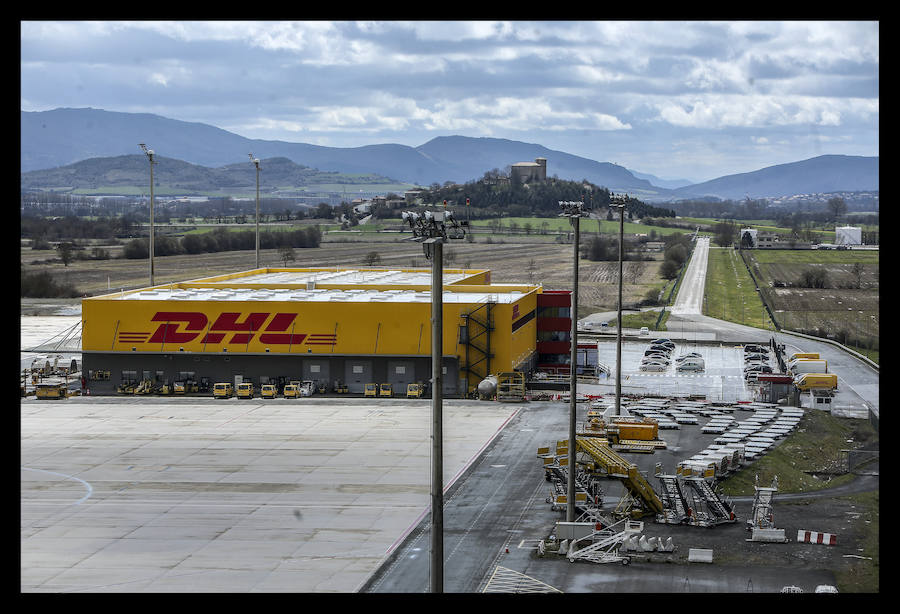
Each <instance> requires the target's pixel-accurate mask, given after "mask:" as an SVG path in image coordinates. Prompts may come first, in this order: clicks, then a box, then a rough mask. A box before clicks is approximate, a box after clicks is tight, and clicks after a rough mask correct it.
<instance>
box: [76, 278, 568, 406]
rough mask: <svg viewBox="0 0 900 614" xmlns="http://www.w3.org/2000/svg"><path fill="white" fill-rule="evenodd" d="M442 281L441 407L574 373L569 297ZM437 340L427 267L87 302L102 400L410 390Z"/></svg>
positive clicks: (87, 357)
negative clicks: (506, 378)
mask: <svg viewBox="0 0 900 614" xmlns="http://www.w3.org/2000/svg"><path fill="white" fill-rule="evenodd" d="M443 282H444V285H443V297H442V298H443V348H442V350H441V355H442V372H443V374H444V377H443V394H444V395H447V396H466V395H469V394H471V393H472V392H473V391H474V390H475V389H476V388H477V386H478V384H479V382H481V381H482V380H483V379H484V378H485V377H486V376H487V375H489V374H496V373H501V372H511V371H520V372H524V373H527V372H529V371H532V370H543V371H555V372H562V373H568V368H569V365H568V363H569V351H570V345H569V342H568V340H569V331H570V329H571V319H570V301H571V296H570V292H569V291H547V290H544V289H543V288H542V287H541V286H539V285H537V286H535V285H522V284H492V283H491V279H490V271H488V270H463V269H444V271H443ZM431 339H432V335H431V271H430V269H402V270H386V269H383V268H377V269H376V268H262V269H255V270H250V271H244V272H239V273H233V274H228V275H220V276H215V277H208V278H203V279H197V280H193V281H187V282H177V283H169V284H164V285H157V286H154V287H150V288H143V289H139V290H133V291H128V292H125V291H123V292H119V293H112V294H107V295H102V296H96V297H90V298H86V299H84V300H83V301H82V360H83V367H82V368H83V373H85V374H86V376H87V379H88V382H87V386H88V389H89V391H90V394H93V395H109V394H116V392H117V391H118V390H119V389H120V387H121V386H123V385H128V384H134V383H138V382H141V381H146V380H150V381H151V382H153V384H154V385H157V386H161V385H163V384H169V385H171V384H174V382H176V381H186V380H187V381H195V382H201V383H207V384H210V383H214V382H235V383H238V382H241V381H248V380H249V381H252V382H253V383H254V384H256V385H257V386H259V385H261V384H266V383H272V384H282V385H283V384H284V383H286V382H289V381H293V380H312V381H318V382H324V383H326V389H327V390H329V391H330V390H331V389H332V386H333V385H334V383H335V382H341V383H343V384H344V385H345V386H346V387H347V388H348V392H350V393H358V394H361V393H363V391H364V386H365V384H367V383H384V382H390V383H391V384H393V387H394V390H395V391H405V390H406V385H407V384H410V383H424V382H428V381H429V380H430V379H431V356H432V349H431ZM210 385H211V384H210ZM202 390H203V386H202V385H201V391H202Z"/></svg>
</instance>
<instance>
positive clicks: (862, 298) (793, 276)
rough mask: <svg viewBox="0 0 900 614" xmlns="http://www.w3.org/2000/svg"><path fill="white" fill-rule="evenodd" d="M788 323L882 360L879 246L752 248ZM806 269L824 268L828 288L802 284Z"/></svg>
mask: <svg viewBox="0 0 900 614" xmlns="http://www.w3.org/2000/svg"><path fill="white" fill-rule="evenodd" d="M744 254H745V255H746V256H747V258H748V262H749V263H750V266H751V267H752V268H753V271H754V274H755V275H756V276H757V278H758V279H759V281H760V284H761V285H762V286H763V288H764V292H765V293H766V296H767V298H768V300H769V301H770V302H771V305H772V307H773V309H774V310H775V317H776V319H777V320H778V323H779V325H780V326H781V327H782V328H786V329H790V330H796V331H799V332H805V333H808V334H815V335H818V336H827V337H831V338H834V339H836V340H838V341H840V342H841V343H844V344H845V345H849V346H852V347H855V348H856V349H857V351H859V352H860V353H863V354H866V355H869V356H870V357H872V358H873V360H876V362H877V350H878V336H879V335H878V329H879V288H878V285H879V284H878V279H879V252H878V251H877V250H871V251H869V250H845V251H832V250H828V251H824V250H746V251H745V252H744ZM805 271H821V272H824V274H825V278H826V280H827V281H826V283H825V287H823V288H808V287H801V286H799V285H798V281H799V279H800V277H801V275H802V274H803V273H804V272H805Z"/></svg>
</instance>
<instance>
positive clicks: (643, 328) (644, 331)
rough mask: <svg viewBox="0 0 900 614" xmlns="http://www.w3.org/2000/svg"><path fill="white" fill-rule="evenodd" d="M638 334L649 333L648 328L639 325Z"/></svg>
mask: <svg viewBox="0 0 900 614" xmlns="http://www.w3.org/2000/svg"><path fill="white" fill-rule="evenodd" d="M640 334H641V335H649V334H650V329H649V328H647V327H646V326H641V330H640Z"/></svg>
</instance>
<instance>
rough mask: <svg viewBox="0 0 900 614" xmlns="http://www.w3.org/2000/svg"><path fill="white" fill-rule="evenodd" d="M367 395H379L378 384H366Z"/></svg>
mask: <svg viewBox="0 0 900 614" xmlns="http://www.w3.org/2000/svg"><path fill="white" fill-rule="evenodd" d="M364 394H365V396H367V397H377V396H378V384H375V383H372V384H366V388H365V392H364Z"/></svg>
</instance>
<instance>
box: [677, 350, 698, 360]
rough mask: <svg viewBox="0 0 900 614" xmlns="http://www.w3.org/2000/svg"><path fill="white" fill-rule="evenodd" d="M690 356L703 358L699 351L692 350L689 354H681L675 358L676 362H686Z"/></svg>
mask: <svg viewBox="0 0 900 614" xmlns="http://www.w3.org/2000/svg"><path fill="white" fill-rule="evenodd" d="M688 358H702V356H701V355H700V353H699V352H691V353H689V354H682V355H681V356H679V357H677V358H676V359H675V362H684V361H685V360H687V359H688Z"/></svg>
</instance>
